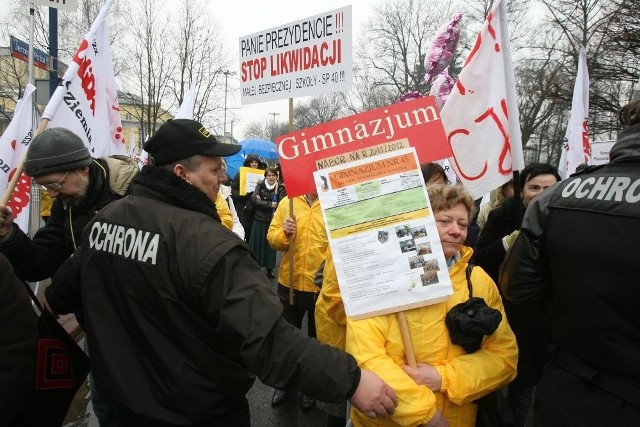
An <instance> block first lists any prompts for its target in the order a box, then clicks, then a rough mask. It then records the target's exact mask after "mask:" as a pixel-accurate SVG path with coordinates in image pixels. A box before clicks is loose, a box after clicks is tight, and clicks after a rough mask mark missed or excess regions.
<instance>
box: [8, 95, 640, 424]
mask: <svg viewBox="0 0 640 427" xmlns="http://www.w3.org/2000/svg"><path fill="white" fill-rule="evenodd" d="M620 123H621V126H622V130H621V131H620V134H619V138H618V142H617V143H616V144H615V145H614V146H613V148H612V150H611V156H610V163H609V164H606V165H604V166H598V167H586V168H583V169H582V170H581V171H580V172H578V173H576V174H574V175H572V176H571V177H569V178H567V179H566V180H564V181H562V180H561V179H560V176H559V174H558V172H557V170H556V168H555V167H553V166H551V165H548V164H540V163H536V164H531V165H528V166H527V167H525V169H524V170H522V171H521V172H520V175H519V179H516V180H515V181H512V183H511V187H513V188H510V185H509V183H506V184H505V185H503V186H501V187H500V188H497V189H495V192H494V198H493V200H492V201H491V203H492V204H491V205H490V206H491V208H484V210H483V209H482V208H481V211H482V210H483V214H482V215H481V217H480V218H478V217H477V215H476V212H477V211H478V202H477V201H474V200H473V199H472V198H471V196H470V195H469V194H468V193H467V191H466V190H465V189H464V188H462V187H461V186H460V185H454V184H452V183H450V182H449V181H448V178H447V175H446V173H445V172H444V169H442V168H441V167H440V166H439V165H437V164H435V163H433V164H426V165H423V166H422V172H423V177H424V179H425V185H426V188H427V192H428V195H429V199H430V203H431V206H432V211H433V216H434V220H435V223H436V226H437V230H438V235H439V239H440V242H441V245H442V249H443V253H444V257H445V259H446V262H447V266H448V273H449V276H450V278H451V282H452V286H453V295H451V296H450V297H448V299H447V300H446V301H442V302H439V303H436V304H432V305H429V306H426V307H420V308H415V309H411V310H406V311H405V313H404V314H405V316H406V322H407V326H408V329H409V331H410V335H411V337H412V341H413V343H414V348H415V354H414V355H412V356H411V357H415V362H416V363H415V365H414V366H410V363H409V361H408V357H409V355H408V354H406V349H405V348H404V346H403V339H402V334H403V331H402V328H401V327H400V322H399V320H398V316H396V314H385V315H379V316H373V317H369V318H366V319H359V320H355V319H352V318H349V317H347V316H346V314H345V310H344V306H343V303H342V296H341V293H340V288H339V286H338V280H337V275H336V268H335V264H334V259H333V256H332V254H331V249H330V247H329V244H328V238H327V235H326V232H325V227H324V221H323V217H322V212H321V210H320V204H319V201H318V195H317V194H315V193H308V194H305V195H303V196H297V197H292V198H289V197H287V195H286V189H285V185H284V183H283V182H282V176H281V173H280V171H279V170H277V169H276V168H272V167H269V166H267V165H266V164H264V163H263V162H262V161H261V160H260V159H259V158H258V157H255V156H250V157H247V159H246V161H245V163H244V166H247V167H251V168H253V169H261V170H263V171H264V179H262V180H261V181H259V182H258V183H257V185H256V188H255V189H254V191H249V192H247V193H246V194H240V191H239V189H240V185H239V182H238V181H239V179H238V177H232V178H233V180H231V182H229V180H230V177H228V176H227V173H226V165H225V163H224V160H223V158H224V157H226V156H230V155H233V154H235V153H236V152H237V151H238V150H239V147H237V146H234V145H228V144H222V143H219V142H218V141H217V140H216V139H215V138H214V137H213V136H211V134H210V133H209V132H206V131H202V129H204V127H203V126H202V125H201V124H200V123H198V122H196V121H193V120H184V119H177V120H171V121H169V122H167V123H166V124H164V125H162V126H161V127H160V128H159V129H158V131H157V132H156V134H155V135H154V136H153V137H151V138H150V139H149V140H148V141H147V142H146V144H145V150H146V151H147V152H148V153H149V159H150V164H149V165H147V166H145V167H144V168H142V170H140V171H138V170H137V168H136V167H135V166H132V165H131V163H130V162H128V161H126V160H123V159H117V158H104V159H94V158H92V157H91V156H90V154H89V151H88V150H87V149H86V148H85V147H84V145H83V144H82V141H81V140H80V139H79V138H78V137H77V136H76V135H74V134H73V133H71V132H69V131H67V130H65V129H60V128H54V129H49V130H46V131H44V132H43V133H41V134H40V135H38V136H37V137H35V138H34V139H33V141H32V142H31V144H30V147H29V150H28V152H27V158H26V161H25V171H26V173H27V174H28V175H29V176H31V177H32V179H33V180H34V182H35V183H36V184H37V185H40V186H42V188H43V189H44V190H46V191H47V193H48V194H49V196H51V197H53V198H54V199H55V200H54V202H53V205H52V207H51V214H50V216H49V218H48V219H47V222H46V225H45V226H44V227H43V228H42V229H40V230H39V231H38V232H37V233H36V234H35V235H34V237H33V238H29V237H28V236H27V235H26V234H25V233H23V232H22V231H21V230H20V229H19V228H18V227H17V226H16V224H14V223H13V213H12V212H11V209H10V208H8V207H7V206H0V253H1V254H0V269H1V270H0V277H2V278H3V282H2V285H0V298H1V299H2V302H3V306H4V307H6V309H3V311H2V312H3V314H4V315H11V316H12V317H14V318H15V319H16V321H19V322H20V327H19V329H15V330H14V332H16V333H14V334H12V335H8V334H7V335H6V336H7V339H6V340H3V341H2V342H0V344H2V347H0V350H1V351H2V352H3V353H2V354H3V355H5V354H6V355H8V357H7V358H5V357H2V358H0V364H2V365H3V366H4V365H5V364H6V365H7V366H9V365H10V369H3V372H4V371H5V370H10V371H11V375H7V374H4V373H3V374H2V376H0V380H1V381H2V384H0V386H1V390H0V391H1V393H2V395H1V396H0V405H2V407H1V408H0V409H2V413H3V417H4V420H8V424H7V425H19V423H20V421H19V420H21V419H22V418H20V417H21V416H23V415H24V411H25V409H24V408H25V400H24V399H25V396H28V390H27V389H28V387H26V386H25V384H26V381H32V380H33V376H34V375H35V373H34V371H33V366H31V365H30V364H29V362H30V356H29V355H31V356H32V357H34V358H35V351H36V346H35V342H36V336H35V334H37V330H36V328H35V323H34V322H35V317H34V316H33V313H31V312H30V311H29V310H30V308H29V307H28V305H29V304H28V298H26V296H25V295H21V294H20V279H25V280H32V281H35V280H42V279H44V278H48V277H52V283H51V285H50V286H49V287H48V288H47V290H46V298H45V299H44V302H45V305H46V307H47V309H48V310H50V311H51V312H52V313H54V314H65V313H76V315H77V317H78V319H79V321H80V323H81V326H82V328H83V329H84V330H85V331H86V333H87V340H88V350H90V351H89V354H90V357H91V369H92V374H91V379H90V384H91V396H92V400H93V404H94V409H95V412H96V415H97V417H98V418H99V421H100V425H101V426H103V427H104V426H205V425H206V426H218V425H238V426H249V425H250V424H251V421H250V418H249V409H248V403H247V398H246V393H247V391H248V390H249V388H250V387H251V386H252V384H253V381H254V378H255V376H257V377H258V378H260V380H261V381H263V382H264V383H265V384H267V385H269V386H271V387H273V388H274V394H273V397H272V399H271V405H273V406H277V405H279V404H281V403H282V401H283V399H284V397H285V396H286V395H287V393H289V392H291V393H297V395H298V396H299V398H298V399H299V403H300V406H301V407H302V409H303V410H309V409H311V408H312V407H313V406H314V405H315V404H316V401H317V402H318V406H319V407H320V408H321V409H323V410H325V411H326V412H327V425H328V426H329V427H335V426H343V425H347V423H352V424H353V425H355V426H396V425H403V426H427V427H445V426H450V427H471V426H474V425H476V423H477V422H478V423H480V421H479V420H480V417H481V416H484V414H482V415H481V412H482V411H485V410H486V409H484V408H483V409H482V410H481V411H480V412H479V408H480V407H482V404H481V402H482V401H483V399H484V398H486V397H488V396H492V397H493V398H495V399H501V398H502V399H504V400H505V402H506V406H500V408H502V409H500V411H502V412H503V413H501V414H499V415H501V416H504V417H503V418H510V419H511V420H510V422H511V425H515V426H518V427H524V426H528V425H534V426H556V425H562V426H601V425H606V424H612V425H640V370H639V369H638V364H637V363H636V361H637V360H639V359H640V323H639V322H640V321H639V320H638V319H640V318H639V317H638V316H637V315H635V305H637V301H638V300H639V297H640V290H639V289H640V288H639V287H638V286H637V279H636V274H635V269H634V268H633V267H634V266H635V260H636V256H637V255H636V254H637V253H638V252H639V251H640V247H638V242H639V241H640V239H638V238H637V235H635V233H634V230H636V229H637V226H638V224H639V221H640V208H638V203H639V202H640V100H639V99H636V100H633V101H631V103H629V104H628V105H626V106H625V107H624V108H623V109H622V110H621V112H620ZM225 183H227V184H228V185H229V186H228V187H227V186H225V185H224V184H225ZM512 190H516V191H512ZM290 205H293V210H294V213H295V214H294V215H293V216H292V215H290V211H289V206H290ZM477 222H479V223H480V224H481V227H480V226H478V225H477ZM473 230H481V231H480V234H479V236H477V237H473V238H471V239H470V237H471V236H470V234H472V233H473ZM117 233H120V235H121V236H129V235H131V236H137V237H134V239H138V242H142V243H140V247H139V248H137V252H136V251H133V252H132V251H127V250H125V249H123V246H124V245H126V242H127V240H126V239H125V238H124V237H122V238H121V241H122V243H121V245H120V249H117V245H113V244H109V241H110V240H111V243H112V242H113V241H114V240H115V239H117V237H115V236H116V234H117ZM243 239H244V240H243ZM130 241H133V240H130ZM277 251H280V252H282V253H283V256H282V262H281V264H280V270H279V272H278V279H277V284H275V286H274V283H273V282H272V281H271V280H270V279H272V278H274V277H275V268H276V252H277ZM292 264H293V265H292ZM292 266H293V270H291V267H292ZM263 269H264V271H263ZM472 297H475V298H472ZM469 303H474V304H475V303H478V304H480V305H479V306H474V309H472V310H471V311H472V312H473V310H477V311H478V312H480V311H482V312H483V313H485V314H486V316H487V319H489V320H491V322H488V323H491V327H490V328H488V330H486V331H484V332H482V333H480V334H479V335H478V334H476V335H473V336H472V337H471V338H472V339H470V338H469V336H468V335H464V334H463V333H462V332H461V331H460V330H457V329H455V328H454V327H452V326H451V325H450V323H449V322H450V320H451V319H450V316H453V315H454V314H456V310H457V308H458V307H460V306H464V307H466V308H465V311H464V313H466V314H467V315H469V316H472V315H473V313H472V314H469V313H468V310H469V309H468V307H467V306H466V305H465V304H469ZM25 310H26V311H29V314H27V313H25ZM305 316H306V317H307V326H308V329H307V331H306V333H305V332H302V331H301V330H300V329H301V327H302V324H303V319H304V317H305ZM465 332H466V331H465ZM316 336H317V339H316ZM8 340H11V341H10V342H9V341H8ZM7 349H11V352H8V351H7ZM21 379H22V380H21ZM13 391H15V392H13ZM494 410H495V409H494ZM494 415H495V414H494ZM34 425H36V424H34ZM478 425H480V424H478Z"/></svg>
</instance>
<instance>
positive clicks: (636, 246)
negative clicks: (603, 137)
mask: <svg viewBox="0 0 640 427" xmlns="http://www.w3.org/2000/svg"><path fill="white" fill-rule="evenodd" d="M610 159H611V162H610V163H609V164H606V165H604V166H600V167H589V168H587V170H585V171H583V172H582V173H579V174H574V175H572V177H571V178H569V179H567V180H565V181H563V182H561V183H559V184H557V185H555V186H554V187H551V188H549V189H547V190H546V191H545V192H544V193H543V194H541V195H540V196H538V197H537V198H536V199H534V201H533V202H532V203H531V205H530V206H529V208H528V209H527V212H526V214H525V217H524V221H523V224H522V229H521V234H520V237H519V238H518V239H517V240H516V242H515V244H514V246H513V248H512V250H511V251H510V253H509V254H508V255H507V258H506V260H505V264H504V265H503V267H502V270H501V273H500V284H501V286H502V290H503V292H504V294H505V296H506V297H507V299H509V300H511V301H513V302H516V303H522V304H526V303H529V302H535V301H540V300H549V301H550V302H551V311H552V333H553V338H554V341H555V342H556V343H557V345H558V346H559V347H560V348H561V349H562V350H564V351H566V352H569V353H571V354H572V355H574V356H576V357H579V358H580V359H582V360H583V361H585V362H587V363H589V364H591V365H593V366H594V367H596V369H598V370H601V371H603V372H605V373H608V374H610V375H612V376H615V377H619V378H623V379H625V380H626V381H628V382H631V383H634V384H636V385H637V386H640V364H638V360H640V316H639V315H638V301H640V286H639V285H638V283H639V281H638V259H639V258H638V254H639V253H640V238H638V230H640V125H636V126H633V127H630V128H627V129H625V130H623V131H621V132H620V135H619V139H618V142H617V143H616V144H615V145H614V146H613V148H612V149H611V153H610Z"/></svg>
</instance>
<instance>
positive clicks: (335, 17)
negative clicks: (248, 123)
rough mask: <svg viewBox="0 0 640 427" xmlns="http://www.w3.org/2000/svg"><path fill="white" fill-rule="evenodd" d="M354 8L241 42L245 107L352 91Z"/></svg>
mask: <svg viewBox="0 0 640 427" xmlns="http://www.w3.org/2000/svg"><path fill="white" fill-rule="evenodd" d="M351 33H352V28H351V6H347V7H344V8H341V9H336V10H332V11H330V12H326V13H322V14H319V15H316V16H312V17H309V18H305V19H302V20H299V21H296V22H291V23H288V24H285V25H281V26H279V27H275V28H271V29H269V30H265V31H261V32H258V33H254V34H251V35H248V36H245V37H241V38H240V42H239V49H240V54H239V56H240V89H241V96H240V100H241V104H243V105H245V104H255V103H258V102H265V101H274V100H278V99H286V98H294V97H301V96H312V95H320V94H323V93H330V92H339V91H348V90H350V89H351V86H352V78H353V70H352V58H351V51H352V39H351V37H352V34H351Z"/></svg>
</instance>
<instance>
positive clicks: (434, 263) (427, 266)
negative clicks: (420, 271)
mask: <svg viewBox="0 0 640 427" xmlns="http://www.w3.org/2000/svg"><path fill="white" fill-rule="evenodd" d="M427 270H435V271H440V266H439V265H438V260H437V259H430V260H429V261H427V262H425V263H424V271H425V272H427Z"/></svg>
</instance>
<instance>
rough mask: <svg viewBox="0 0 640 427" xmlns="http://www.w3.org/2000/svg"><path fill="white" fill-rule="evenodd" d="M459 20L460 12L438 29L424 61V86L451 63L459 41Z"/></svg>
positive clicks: (460, 17)
mask: <svg viewBox="0 0 640 427" xmlns="http://www.w3.org/2000/svg"><path fill="white" fill-rule="evenodd" d="M461 19H462V14H461V13H460V12H456V13H454V14H453V18H452V19H451V21H450V22H449V23H447V24H445V25H443V26H442V27H440V30H438V33H437V34H436V36H435V38H434V39H433V42H432V43H431V47H429V50H428V51H427V56H426V57H425V59H424V68H425V69H426V73H425V75H424V81H425V83H426V84H430V83H431V81H432V80H433V78H434V77H435V76H437V75H438V74H440V73H441V72H442V71H443V70H444V69H445V68H447V66H448V65H449V61H451V57H452V56H453V54H454V52H455V51H456V48H457V47H458V42H459V41H460V20H461Z"/></svg>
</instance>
